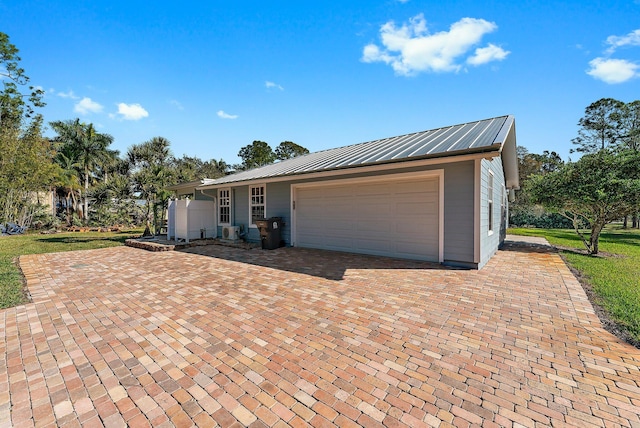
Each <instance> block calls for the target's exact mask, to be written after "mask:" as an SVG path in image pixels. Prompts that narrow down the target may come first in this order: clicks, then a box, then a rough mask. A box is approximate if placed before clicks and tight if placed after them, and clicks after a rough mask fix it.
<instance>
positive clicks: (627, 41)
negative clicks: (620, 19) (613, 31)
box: [606, 29, 640, 54]
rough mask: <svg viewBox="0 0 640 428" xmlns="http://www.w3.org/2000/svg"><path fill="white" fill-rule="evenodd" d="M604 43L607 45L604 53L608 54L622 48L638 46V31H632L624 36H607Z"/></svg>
mask: <svg viewBox="0 0 640 428" xmlns="http://www.w3.org/2000/svg"><path fill="white" fill-rule="evenodd" d="M606 43H607V44H608V45H609V48H608V49H607V51H606V52H607V53H608V54H612V53H614V52H615V51H616V49H618V48H620V47H622V46H640V29H638V30H634V31H632V32H630V33H629V34H627V35H626V36H609V37H607V42H606Z"/></svg>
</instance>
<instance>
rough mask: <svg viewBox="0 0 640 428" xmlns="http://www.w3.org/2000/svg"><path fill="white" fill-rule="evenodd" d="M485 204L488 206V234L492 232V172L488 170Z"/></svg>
mask: <svg viewBox="0 0 640 428" xmlns="http://www.w3.org/2000/svg"><path fill="white" fill-rule="evenodd" d="M487 202H488V203H487V206H488V208H489V213H488V214H489V234H491V233H493V172H491V171H489V183H488V184H487Z"/></svg>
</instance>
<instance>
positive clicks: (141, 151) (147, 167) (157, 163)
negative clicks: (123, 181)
mask: <svg viewBox="0 0 640 428" xmlns="http://www.w3.org/2000/svg"><path fill="white" fill-rule="evenodd" d="M170 144H171V143H170V142H169V140H167V139H166V138H163V137H154V138H152V139H151V140H149V141H146V142H144V143H142V144H136V145H133V146H131V147H130V148H129V151H128V152H127V158H128V159H129V163H130V164H131V167H132V180H133V188H134V192H136V193H137V194H138V195H139V197H140V198H142V199H144V200H145V201H146V217H147V229H150V225H151V214H152V210H153V212H154V214H155V205H156V202H157V201H160V202H161V203H162V208H163V213H164V210H165V209H166V203H167V198H168V196H169V194H168V193H167V191H166V190H165V188H166V187H167V186H169V185H171V184H175V183H174V181H175V171H174V168H173V166H172V165H173V164H174V163H175V159H174V158H173V156H172V155H171V150H170V148H169V146H170ZM146 232H147V230H145V234H146Z"/></svg>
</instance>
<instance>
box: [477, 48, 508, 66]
mask: <svg viewBox="0 0 640 428" xmlns="http://www.w3.org/2000/svg"><path fill="white" fill-rule="evenodd" d="M510 53H511V52H509V51H505V50H504V49H502V48H501V47H499V46H496V45H494V44H493V43H489V44H488V45H487V47H485V48H477V49H476V52H475V53H474V54H473V56H470V57H469V58H467V64H471V65H476V66H478V65H482V64H486V63H488V62H491V61H502V60H503V59H505V58H506V57H507V55H509V54H510Z"/></svg>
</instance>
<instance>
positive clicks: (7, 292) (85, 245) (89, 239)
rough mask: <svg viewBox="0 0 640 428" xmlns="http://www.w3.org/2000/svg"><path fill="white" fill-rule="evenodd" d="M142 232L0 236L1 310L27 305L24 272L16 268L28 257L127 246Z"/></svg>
mask: <svg viewBox="0 0 640 428" xmlns="http://www.w3.org/2000/svg"><path fill="white" fill-rule="evenodd" d="M139 235H141V230H131V231H123V232H109V233H103V232H70V233H57V234H53V235H40V234H27V235H14V236H1V237H0V309H2V308H9V307H11V306H16V305H19V304H21V303H24V296H23V294H22V285H23V284H22V273H21V272H20V270H19V269H18V267H17V266H16V263H15V262H17V259H18V257H19V256H21V255H24V254H42V253H55V252H60V251H72V250H89V249H93V248H106V247H115V246H118V245H123V244H124V241H125V240H126V239H128V238H131V237H133V236H139Z"/></svg>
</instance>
